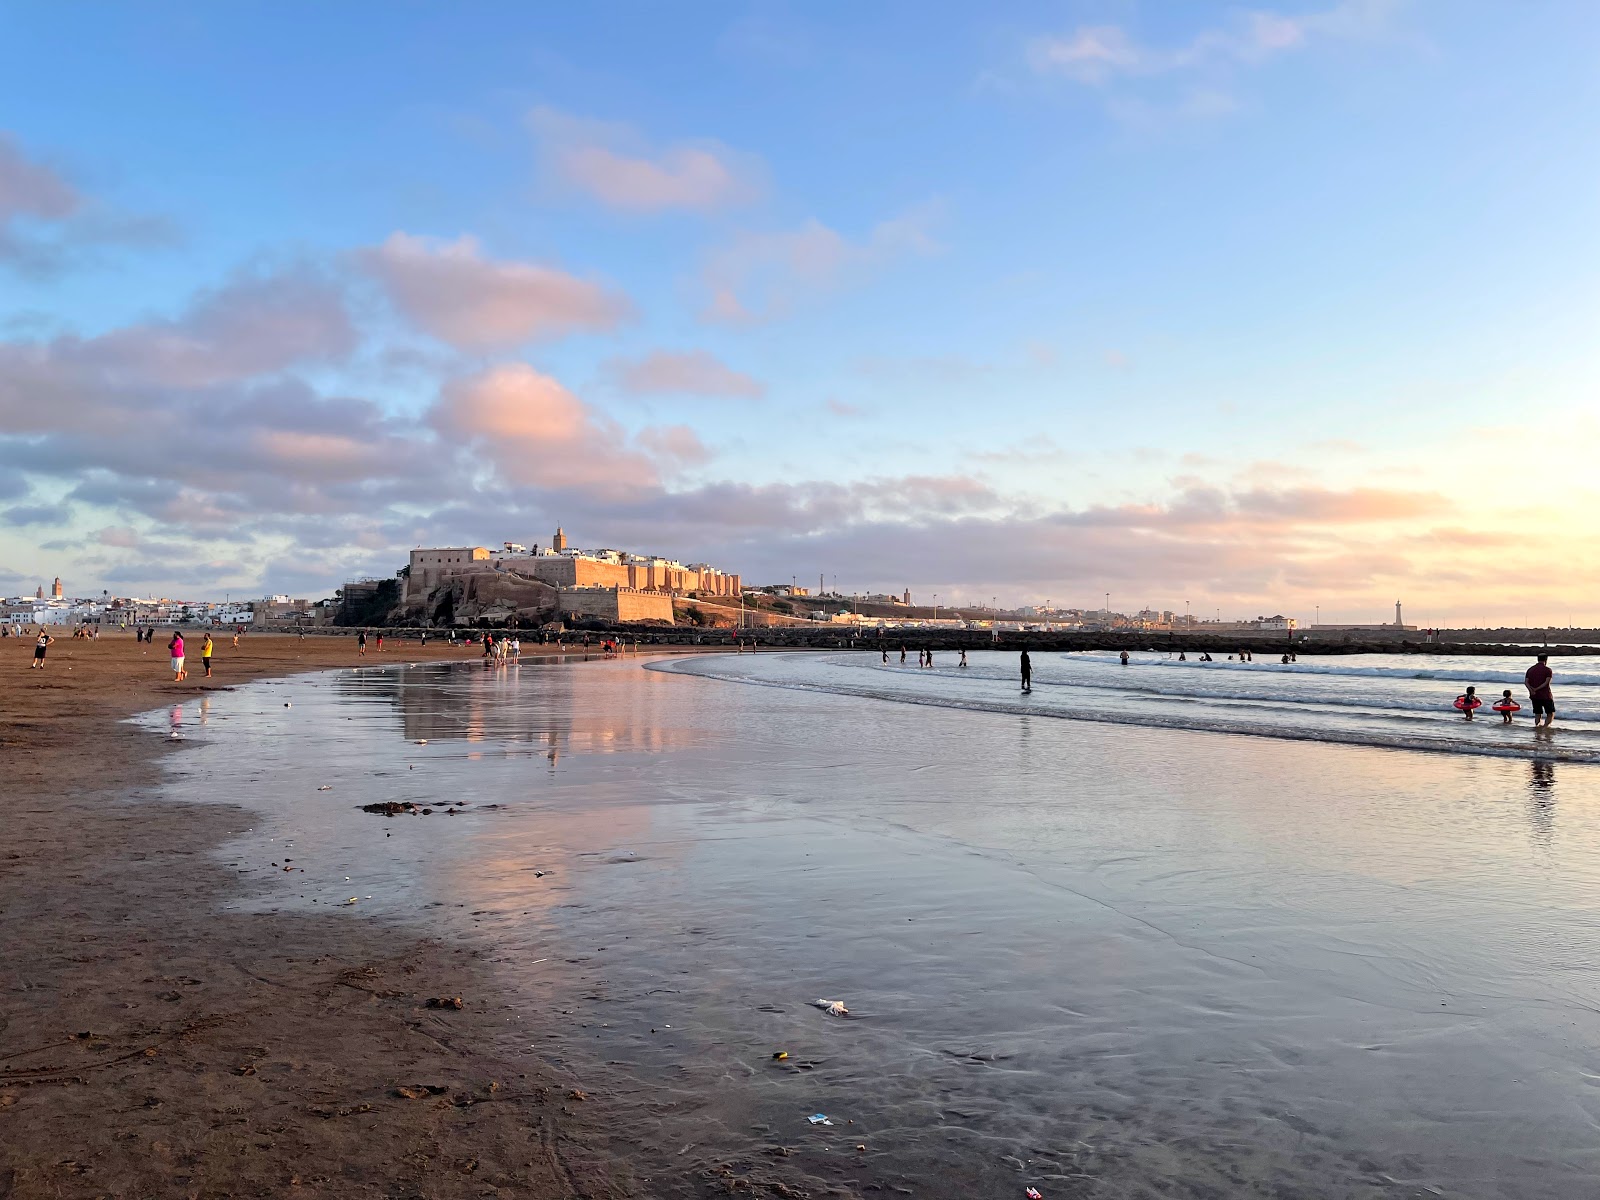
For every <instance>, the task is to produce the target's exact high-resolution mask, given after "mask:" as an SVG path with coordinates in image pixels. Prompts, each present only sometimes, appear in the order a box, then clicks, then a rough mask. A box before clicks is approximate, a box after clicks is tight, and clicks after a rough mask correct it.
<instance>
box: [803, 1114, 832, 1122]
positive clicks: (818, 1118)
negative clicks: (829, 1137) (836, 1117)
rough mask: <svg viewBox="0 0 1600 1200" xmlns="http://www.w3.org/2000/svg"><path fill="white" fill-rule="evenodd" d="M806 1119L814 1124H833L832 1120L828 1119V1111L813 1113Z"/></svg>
mask: <svg viewBox="0 0 1600 1200" xmlns="http://www.w3.org/2000/svg"><path fill="white" fill-rule="evenodd" d="M806 1120H808V1121H810V1122H811V1123H812V1124H813V1125H832V1124H833V1122H832V1121H830V1120H828V1116H827V1114H826V1113H812V1114H811V1115H810V1116H809V1117H807V1118H806Z"/></svg>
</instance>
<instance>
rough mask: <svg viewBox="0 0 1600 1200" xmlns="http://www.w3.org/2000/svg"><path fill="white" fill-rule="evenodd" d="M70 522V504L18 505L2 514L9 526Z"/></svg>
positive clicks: (0, 518)
mask: <svg viewBox="0 0 1600 1200" xmlns="http://www.w3.org/2000/svg"><path fill="white" fill-rule="evenodd" d="M70 520H72V506H71V505H70V504H18V505H14V506H13V507H11V508H8V509H6V510H4V511H3V512H0V521H4V522H5V523H6V524H7V525H65V524H66V523H67V522H68V521H70Z"/></svg>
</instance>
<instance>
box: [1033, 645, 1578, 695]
mask: <svg viewBox="0 0 1600 1200" xmlns="http://www.w3.org/2000/svg"><path fill="white" fill-rule="evenodd" d="M1059 657H1061V658H1062V659H1065V660H1067V661H1077V662H1096V663H1119V660H1118V659H1117V658H1116V657H1115V656H1106V655H1100V654H1082V653H1065V654H1062V655H1060V656H1059ZM1423 661H1426V660H1423ZM1135 662H1136V665H1138V666H1141V667H1161V668H1163V669H1166V668H1171V669H1173V670H1180V671H1206V672H1209V671H1218V672H1221V671H1232V672H1236V673H1240V674H1271V675H1334V676H1349V677H1352V678H1359V679H1421V680H1440V681H1448V682H1451V683H1453V684H1454V683H1459V684H1460V685H1461V686H1463V687H1465V686H1466V685H1468V684H1475V685H1482V684H1485V683H1501V684H1520V683H1521V682H1522V679H1523V676H1524V674H1525V673H1526V670H1527V668H1523V669H1522V670H1520V671H1518V670H1502V669H1496V668H1493V667H1487V668H1485V667H1477V666H1472V665H1455V664H1451V663H1448V660H1447V662H1446V663H1441V664H1440V665H1438V666H1430V667H1422V666H1416V667H1412V666H1404V667H1390V666H1382V667H1378V666H1357V665H1347V664H1344V663H1340V664H1338V665H1335V664H1332V663H1312V662H1295V663H1282V662H1279V661H1278V660H1276V659H1274V660H1273V661H1272V662H1228V661H1226V660H1224V661H1221V662H1196V661H1195V660H1193V659H1190V660H1189V661H1188V662H1179V661H1178V660H1177V659H1152V658H1140V659H1136V660H1135ZM1119 665H1120V664H1119ZM1553 665H1554V666H1555V670H1556V678H1555V682H1554V686H1555V687H1558V688H1559V687H1563V686H1572V687H1600V674H1588V673H1583V674H1572V673H1568V672H1564V671H1562V670H1561V666H1560V663H1559V662H1557V663H1555V664H1553ZM1584 665H1585V666H1593V665H1594V664H1592V663H1585V664H1584Z"/></svg>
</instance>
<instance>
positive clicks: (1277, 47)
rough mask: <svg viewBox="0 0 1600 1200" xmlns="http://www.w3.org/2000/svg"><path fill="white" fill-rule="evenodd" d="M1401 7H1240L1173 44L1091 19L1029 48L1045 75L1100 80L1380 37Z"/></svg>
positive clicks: (1378, 0) (1376, 1) (1388, 2)
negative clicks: (1299, 10)
mask: <svg viewBox="0 0 1600 1200" xmlns="http://www.w3.org/2000/svg"><path fill="white" fill-rule="evenodd" d="M1396 7H1398V0H1343V2H1342V3H1339V4H1336V5H1335V6H1334V7H1332V8H1329V9H1325V10H1323V11H1321V12H1313V13H1304V14H1299V15H1285V14H1282V13H1276V12H1267V11H1254V12H1240V13H1236V14H1235V15H1234V18H1233V19H1232V20H1231V21H1230V22H1229V23H1228V24H1227V25H1224V26H1221V27H1218V28H1213V29H1206V30H1202V31H1201V32H1200V33H1198V34H1196V35H1195V36H1194V37H1193V38H1191V39H1190V40H1189V41H1187V42H1185V43H1183V44H1181V45H1178V46H1172V47H1159V46H1151V45H1146V44H1144V43H1141V42H1139V41H1137V40H1136V39H1135V38H1134V37H1133V36H1132V35H1131V34H1129V33H1128V31H1127V30H1125V29H1123V28H1122V27H1121V26H1118V25H1086V26H1080V27H1078V28H1077V29H1075V30H1073V31H1072V32H1071V33H1065V34H1044V35H1041V36H1039V37H1036V38H1034V39H1032V41H1030V42H1029V44H1028V47H1027V54H1028V61H1029V63H1030V65H1031V66H1032V67H1033V69H1034V70H1035V71H1036V72H1038V73H1039V74H1041V75H1059V76H1062V77H1065V78H1067V79H1071V80H1074V81H1076V82H1078V83H1082V84H1087V85H1090V86H1099V85H1103V84H1107V83H1109V82H1111V81H1112V80H1115V79H1117V78H1119V77H1139V76H1155V75H1165V74H1168V73H1171V72H1177V71H1184V70H1189V69H1193V68H1199V67H1204V66H1208V65H1227V64H1254V63H1261V62H1265V61H1267V60H1268V59H1271V58H1274V57H1277V56H1278V55H1281V54H1285V53H1288V52H1290V51H1294V50H1300V49H1303V48H1305V47H1306V46H1308V45H1310V44H1312V43H1313V42H1314V41H1317V40H1319V39H1355V38H1365V37H1373V36H1377V35H1379V34H1381V33H1383V32H1385V31H1386V29H1387V27H1388V24H1389V21H1390V18H1391V17H1392V14H1393V12H1394V10H1395V8H1396Z"/></svg>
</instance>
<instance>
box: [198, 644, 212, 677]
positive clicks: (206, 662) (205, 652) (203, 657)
mask: <svg viewBox="0 0 1600 1200" xmlns="http://www.w3.org/2000/svg"><path fill="white" fill-rule="evenodd" d="M200 665H201V666H202V667H204V668H205V669H206V678H207V679H210V678H211V635H210V634H209V633H208V634H206V640H205V641H204V642H203V643H202V644H201V646H200Z"/></svg>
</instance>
